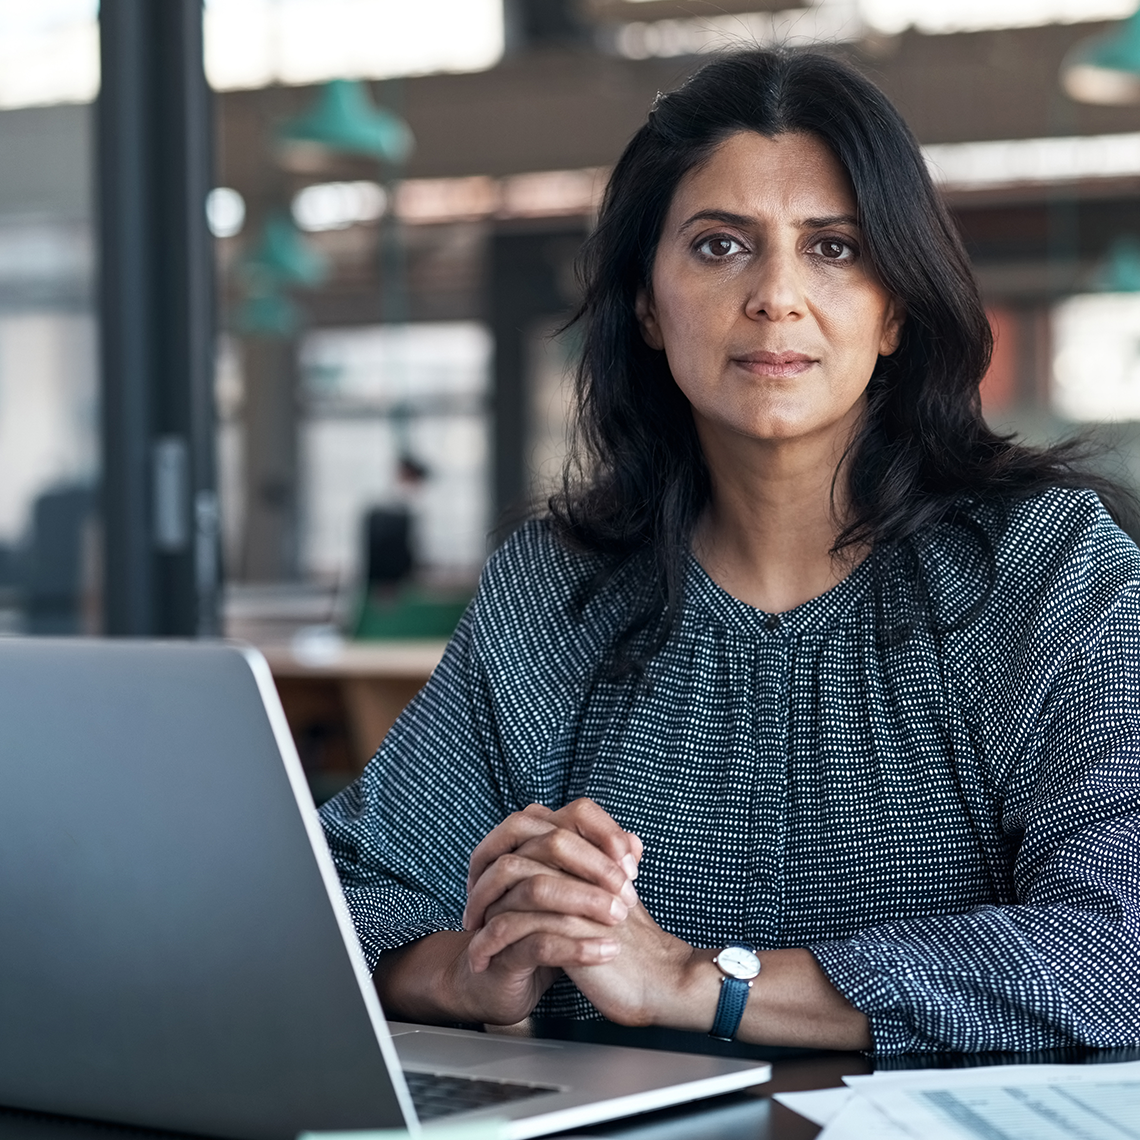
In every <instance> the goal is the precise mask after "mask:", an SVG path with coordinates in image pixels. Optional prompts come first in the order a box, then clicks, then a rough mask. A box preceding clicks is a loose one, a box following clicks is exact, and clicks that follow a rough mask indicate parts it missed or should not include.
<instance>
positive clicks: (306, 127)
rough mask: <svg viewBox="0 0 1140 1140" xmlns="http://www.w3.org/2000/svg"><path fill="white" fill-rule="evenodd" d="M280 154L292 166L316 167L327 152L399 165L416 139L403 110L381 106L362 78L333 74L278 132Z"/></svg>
mask: <svg viewBox="0 0 1140 1140" xmlns="http://www.w3.org/2000/svg"><path fill="white" fill-rule="evenodd" d="M278 137H279V139H280V142H281V149H282V156H283V158H285V160H286V161H287V162H290V164H291V165H295V166H303V167H309V168H311V167H313V166H318V167H319V165H320V163H322V162H323V161H324V159H325V157H326V156H327V155H328V154H329V153H334V154H352V155H362V156H364V157H367V158H376V159H379V160H380V161H382V162H387V163H390V164H392V165H393V166H400V165H402V164H403V163H404V162H406V161H407V159H408V158H409V157H410V155H411V153H412V147H413V146H414V145H415V139H414V138H413V136H412V130H411V128H410V127H409V126H408V124H407V123H405V122H404V120H403V119H401V118H400V117H399V115H396V114H393V113H392V112H391V111H389V110H387V109H386V108H384V107H377V106H376V104H375V103H373V102H372V100H371V98H370V97H369V94H368V88H367V87H366V86H365V85H364V83H362V82H361V81H360V80H359V79H333V80H330V81H329V82H328V83H326V84H324V85H323V86H322V87H321V90H320V94H319V95H318V96H317V99H316V102H315V103H314V104H313V106H312V107H310V108H309V110H308V111H306V112H305V113H304V114H302V115H300V116H298V117H297V118H295V119H292V120H290V121H289V122H287V123H286V124H285V125H284V126H283V127H282V128H281V131H280V132H279V135H278Z"/></svg>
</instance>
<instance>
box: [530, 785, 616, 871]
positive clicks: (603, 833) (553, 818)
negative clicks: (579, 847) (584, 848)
mask: <svg viewBox="0 0 1140 1140" xmlns="http://www.w3.org/2000/svg"><path fill="white" fill-rule="evenodd" d="M548 818H549V820H550V822H552V823H557V824H558V825H559V826H560V827H565V828H568V829H569V830H571V831H576V832H577V833H578V834H579V835H580V836H582V838H583V839H587V840H589V841H590V842H591V843H593V844H594V846H595V847H597V848H599V849H600V850H601V851H603V852H604V853H605V854H606V855H608V856H609V857H610V858H611V859H612V860H613V861H614V862H615V863H617V864H618V865H619V866H620V867H621V868H622V869H623V870H624V871H625V873H626V877H627V878H630V879H634V878H636V877H637V856H636V855H635V853H634V852H635V848H634V845H633V843H632V840H631V833H630V832H628V831H626V830H625V829H624V828H623V827H622V826H621V824H619V823H618V822H617V820H615V819H614V817H613V816H612V815H610V813H609V812H608V811H606V809H605V808H603V807H602V806H601V805H600V804H598V803H596V802H595V801H594V800H591V799H589V798H587V797H586V796H583V797H581V798H580V799H576V800H574V801H573V802H572V803H568V804H567V805H566V806H565V807H563V808H559V809H558V811H556V812H553V813H552V814H551V815H550V816H549V817H548Z"/></svg>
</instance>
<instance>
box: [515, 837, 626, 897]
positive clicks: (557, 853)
mask: <svg viewBox="0 0 1140 1140" xmlns="http://www.w3.org/2000/svg"><path fill="white" fill-rule="evenodd" d="M515 854H517V855H521V856H524V857H526V858H527V859H532V860H534V861H535V862H538V863H545V864H546V865H547V866H548V867H553V868H554V869H555V870H558V871H565V872H566V873H567V874H568V875H573V876H574V877H575V878H578V879H583V880H585V881H586V882H587V883H593V884H594V885H595V886H598V887H601V888H602V889H603V890H606V891H609V892H610V894H612V895H617V896H618V897H619V898H620V899H621V900H622V901H623V902H624V903H625V904H626V905H627V906H636V905H637V892H636V891H635V890H634V889H633V883H632V882H631V881H630V879H629V876H628V875H627V874H626V872H625V869H624V868H623V867H621V866H620V865H619V864H617V863H615V862H614V861H613V860H612V859H610V858H609V857H608V856H607V855H605V854H604V853H603V852H601V851H600V850H599V849H598V848H597V847H595V846H594V845H593V844H592V843H591V842H590V841H589V840H588V839H584V838H583V837H582V836H581V835H578V834H577V833H576V832H573V831H568V830H567V829H566V828H564V827H555V828H552V829H551V830H550V831H548V832H546V833H545V834H544V835H538V836H535V838H533V839H528V840H527V841H526V842H525V843H524V844H522V846H520V847H519V849H518V850H517V851H516V852H515Z"/></svg>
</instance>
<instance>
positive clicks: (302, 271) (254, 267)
mask: <svg viewBox="0 0 1140 1140" xmlns="http://www.w3.org/2000/svg"><path fill="white" fill-rule="evenodd" d="M242 271H243V273H244V274H245V275H246V277H247V278H255V277H258V276H268V277H270V278H272V279H273V280H275V281H276V282H277V283H278V284H281V285H305V286H309V287H311V286H314V285H320V284H321V282H322V281H324V279H325V277H326V276H328V262H327V261H326V259H325V258H324V257H323V256H322V255H321V254H319V253H317V252H316V251H315V250H312V249H310V248H309V247H308V245H306V244H305V239H304V238H302V237H301V234H300V232H299V231H298V230H297V227H296V226H295V225H293V223H292V221H290V219H289V217H288V215H287V214H285V213H283V212H277V213H274V214H270V216H269V217H268V218H266V219H265V225H264V227H263V228H262V231H261V240H260V241H259V242H258V243H257V245H256V246H255V247H254V248H253V250H252V251H251V252H250V254H249V256H248V257H246V258H245V260H244V262H243V264H242Z"/></svg>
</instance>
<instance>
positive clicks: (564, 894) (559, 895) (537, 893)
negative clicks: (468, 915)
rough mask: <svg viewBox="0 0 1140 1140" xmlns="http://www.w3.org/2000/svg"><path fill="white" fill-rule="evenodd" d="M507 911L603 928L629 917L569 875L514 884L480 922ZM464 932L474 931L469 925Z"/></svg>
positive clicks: (626, 909) (613, 899)
mask: <svg viewBox="0 0 1140 1140" xmlns="http://www.w3.org/2000/svg"><path fill="white" fill-rule="evenodd" d="M499 862H500V863H501V862H502V860H501V859H500V860H499ZM497 865H498V864H496V866H497ZM485 877H486V876H484V878H485ZM509 910H526V911H547V912H549V913H551V914H569V915H577V916H578V917H579V918H588V919H590V920H591V921H592V922H600V923H601V924H602V925H603V926H616V925H617V924H618V923H620V922H624V921H625V920H626V918H628V917H629V907H628V906H627V905H626V904H625V903H624V902H622V901H621V899H619V898H616V897H615V896H614V895H611V894H610V893H609V891H603V890H602V889H601V888H600V887H594V886H591V885H590V884H589V883H583V882H582V881H581V880H580V879H574V878H571V877H570V876H568V875H551V874H541V875H531V876H529V877H528V878H525V879H523V880H521V881H520V882H518V883H516V884H515V885H514V886H512V887H511V888H510V889H509V890H507V891H505V892H504V893H503V894H502V895H501V896H500V897H499V898H497V899H496V900H495V901H494V902H493V903H491V904H490V905H489V906H487V907H486V908H485V909H484V911H483V914H482V916H481V918H482V922H486V921H487V920H488V919H490V918H494V916H495V915H496V914H502V913H503V912H504V911H509ZM466 929H468V930H475V929H477V927H476V926H475V925H474V924H472V925H470V926H468V927H466Z"/></svg>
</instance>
